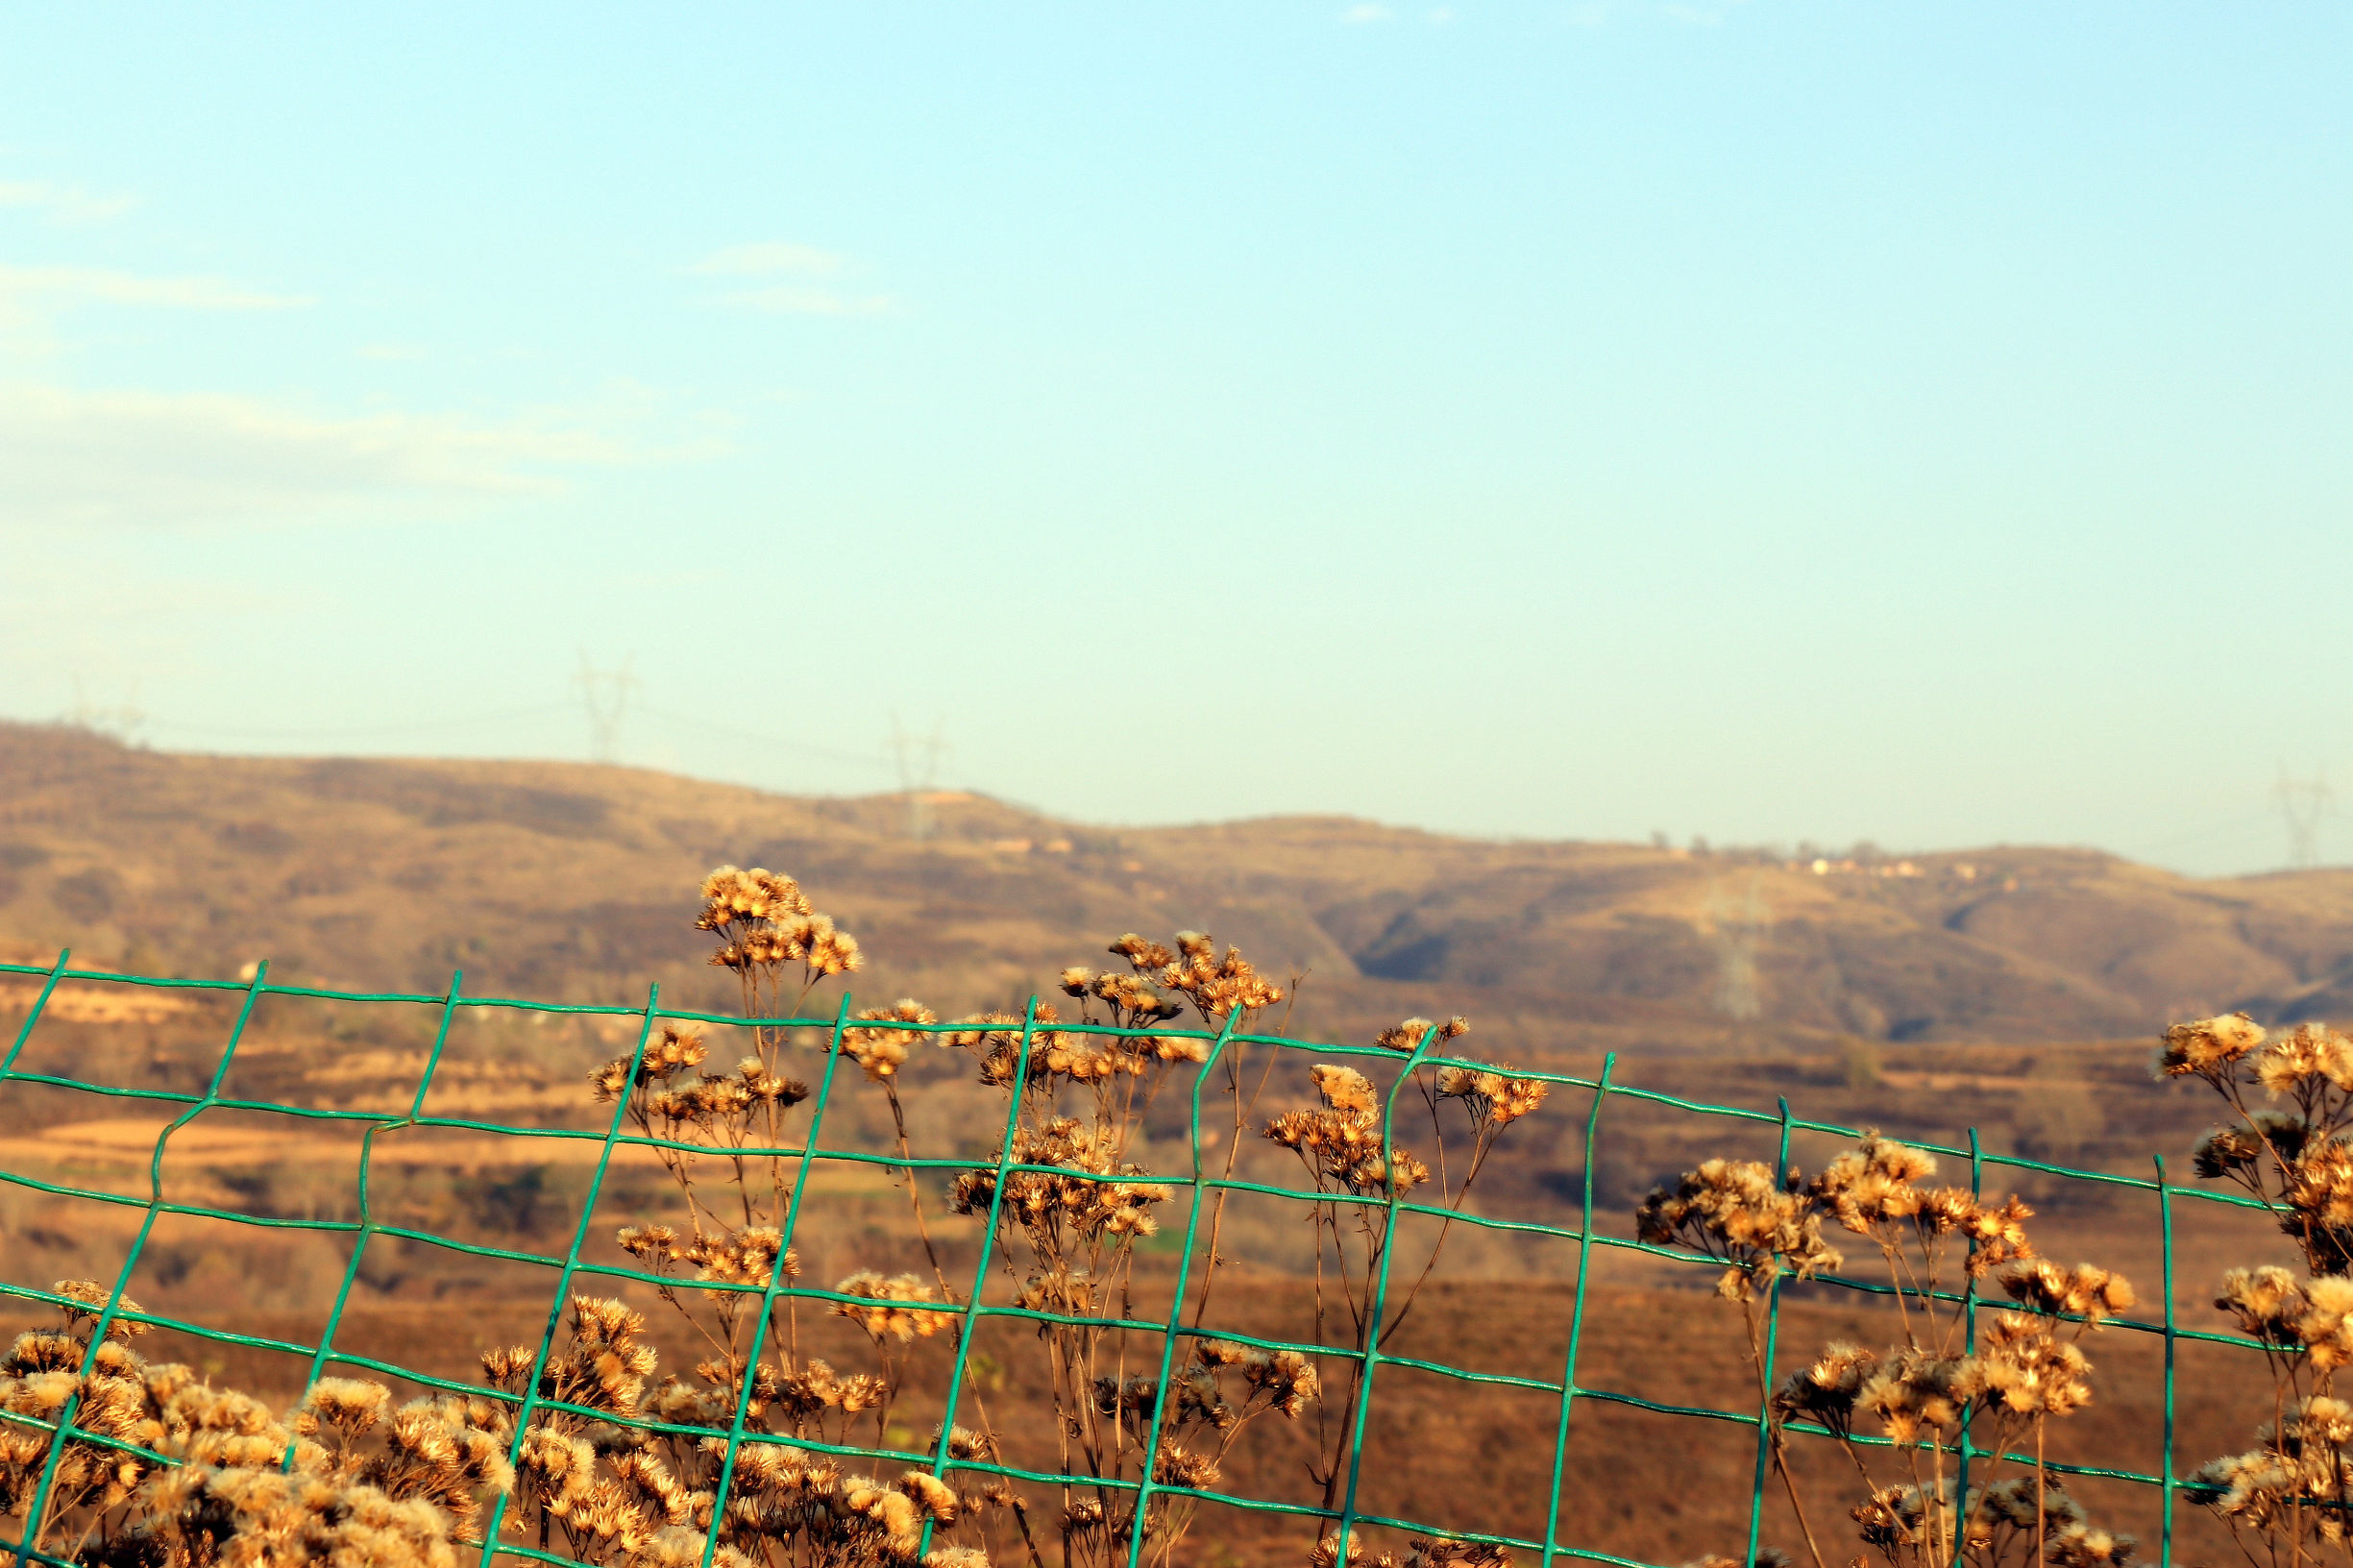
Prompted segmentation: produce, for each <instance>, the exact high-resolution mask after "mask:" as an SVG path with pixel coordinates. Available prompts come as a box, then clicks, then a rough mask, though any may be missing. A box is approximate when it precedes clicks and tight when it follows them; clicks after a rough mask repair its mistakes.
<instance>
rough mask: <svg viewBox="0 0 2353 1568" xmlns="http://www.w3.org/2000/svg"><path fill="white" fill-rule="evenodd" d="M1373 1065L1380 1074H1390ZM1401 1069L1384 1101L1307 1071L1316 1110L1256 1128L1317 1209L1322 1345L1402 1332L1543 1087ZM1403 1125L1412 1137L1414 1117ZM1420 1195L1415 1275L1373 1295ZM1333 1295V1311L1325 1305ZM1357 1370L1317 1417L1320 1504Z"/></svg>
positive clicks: (1459, 1068) (1347, 1365)
mask: <svg viewBox="0 0 2353 1568" xmlns="http://www.w3.org/2000/svg"><path fill="white" fill-rule="evenodd" d="M1469 1030H1470V1025H1469V1024H1468V1023H1467V1022H1465V1021H1464V1020H1463V1019H1461V1018H1459V1017H1456V1018H1450V1019H1448V1020H1447V1021H1446V1022H1444V1023H1442V1024H1441V1023H1433V1022H1431V1021H1430V1020H1429V1019H1428V1018H1408V1019H1406V1020H1405V1021H1404V1022H1402V1023H1398V1024H1395V1025H1392V1026H1391V1027H1389V1028H1386V1029H1384V1030H1382V1031H1381V1032H1380V1034H1379V1035H1378V1037H1377V1038H1376V1039H1375V1041H1374V1043H1375V1045H1376V1046H1378V1047H1380V1048H1382V1049H1385V1050H1389V1051H1403V1052H1408V1053H1411V1052H1413V1051H1416V1050H1420V1049H1422V1048H1423V1047H1425V1046H1428V1047H1432V1048H1434V1047H1436V1046H1437V1045H1439V1044H1442V1043H1446V1042H1449V1041H1456V1040H1458V1039H1460V1038H1461V1037H1462V1036H1463V1035H1465V1034H1467V1033H1468V1032H1469ZM1381 1060H1382V1061H1383V1065H1384V1066H1392V1065H1393V1064H1390V1063H1389V1062H1388V1061H1387V1059H1381ZM1405 1066H1406V1067H1407V1068H1408V1069H1409V1070H1408V1071H1406V1073H1405V1076H1404V1077H1403V1079H1402V1080H1401V1081H1396V1082H1393V1083H1392V1085H1391V1087H1390V1089H1389V1090H1388V1091H1387V1093H1386V1094H1384V1093H1383V1091H1382V1090H1381V1089H1380V1088H1379V1087H1378V1086H1376V1085H1375V1084H1374V1082H1373V1081H1372V1080H1371V1079H1370V1078H1367V1077H1366V1076H1365V1075H1364V1074H1363V1073H1361V1072H1360V1071H1358V1070H1357V1069H1356V1068H1355V1067H1351V1066H1343V1065H1341V1064H1338V1063H1329V1062H1327V1063H1318V1064H1316V1065H1315V1066H1313V1067H1311V1069H1310V1077H1311V1081H1312V1082H1313V1084H1314V1089H1315V1098H1316V1103H1315V1104H1313V1105H1310V1106H1302V1107H1299V1108H1298V1109H1295V1110H1291V1111H1286V1112H1283V1113H1282V1114H1280V1115H1276V1116H1274V1117H1272V1118H1270V1119H1269V1120H1268V1121H1267V1122H1266V1123H1265V1125H1264V1126H1263V1127H1262V1129H1261V1135H1262V1137H1264V1138H1265V1139H1267V1140H1268V1141H1269V1142H1271V1143H1274V1144H1275V1145H1276V1146H1278V1147H1280V1148H1286V1149H1288V1150H1290V1151H1291V1152H1292V1153H1293V1154H1295V1155H1297V1156H1298V1157H1299V1161H1300V1164H1301V1165H1302V1166H1303V1167H1304V1168H1305V1170H1306V1172H1307V1176H1308V1180H1309V1182H1310V1183H1311V1186H1312V1188H1313V1189H1314V1191H1315V1193H1316V1194H1317V1196H1318V1198H1319V1200H1320V1201H1318V1202H1317V1203H1316V1204H1315V1206H1314V1208H1313V1209H1312V1210H1311V1213H1310V1217H1311V1219H1312V1220H1313V1222H1314V1226H1315V1335H1316V1339H1317V1340H1318V1342H1323V1343H1329V1342H1330V1339H1331V1336H1332V1335H1334V1334H1337V1335H1340V1338H1341V1342H1342V1343H1344V1344H1347V1345H1348V1346H1350V1347H1351V1348H1352V1349H1354V1350H1356V1351H1358V1352H1360V1353H1361V1352H1363V1351H1366V1350H1370V1349H1377V1348H1378V1347H1379V1346H1381V1345H1383V1344H1385V1343H1386V1342H1387V1341H1388V1340H1389V1338H1390V1337H1391V1336H1392V1335H1395V1334H1396V1333H1397V1331H1398V1330H1399V1329H1400V1328H1402V1327H1404V1325H1405V1322H1406V1319H1407V1317H1408V1315H1409V1314H1410V1313H1411V1311H1413V1307H1414V1304H1415V1302H1416V1301H1417V1300H1418V1298H1419V1296H1420V1293H1421V1288H1422V1286H1423V1285H1424V1284H1425V1283H1427V1282H1428V1280H1429V1278H1430V1275H1431V1272H1432V1271H1433V1270H1434V1269H1435V1268H1436V1266H1437V1262H1438V1256H1439V1253H1440V1252H1441V1251H1442V1250H1443V1249H1444V1248H1445V1245H1446V1241H1447V1237H1449V1236H1450V1235H1452V1234H1453V1230H1454V1223H1455V1219H1456V1217H1457V1216H1458V1214H1460V1213H1462V1212H1463V1210H1464V1207H1465V1205H1466V1204H1467V1203H1468V1202H1469V1200H1470V1195H1471V1188H1472V1187H1473V1186H1474V1185H1475V1184H1476V1183H1477V1181H1478V1180H1479V1175H1480V1172H1481V1171H1483V1169H1484V1168H1485V1167H1486V1164H1487V1160H1488V1157H1489V1156H1491V1155H1492V1154H1493V1153H1494V1152H1495V1149H1496V1146H1497V1144H1498V1142H1499V1141H1500V1140H1501V1139H1502V1137H1503V1134H1504V1130H1505V1129H1506V1128H1507V1127H1509V1126H1510V1125H1511V1124H1512V1123H1514V1122H1516V1121H1518V1120H1520V1119H1521V1118H1522V1117H1524V1116H1527V1115H1531V1114H1532V1113H1533V1112H1534V1111H1535V1110H1536V1109H1537V1108H1538V1107H1539V1106H1541V1105H1542V1104H1543V1103H1544V1099H1545V1095H1546V1094H1547V1092H1548V1091H1549V1090H1550V1086H1549V1085H1547V1084H1546V1083H1545V1082H1544V1081H1543V1080H1541V1079H1536V1078H1521V1077H1515V1076H1513V1075H1512V1073H1511V1072H1510V1069H1509V1068H1507V1067H1493V1066H1477V1065H1473V1064H1468V1063H1460V1062H1450V1061H1443V1060H1441V1061H1435V1062H1433V1061H1431V1060H1429V1059H1428V1057H1427V1056H1426V1055H1425V1057H1424V1059H1423V1060H1421V1061H1420V1062H1418V1063H1417V1062H1414V1061H1412V1060H1409V1061H1408V1062H1407V1063H1406V1064H1405ZM1400 1099H1403V1100H1405V1101H1406V1102H1407V1103H1408V1104H1409V1105H1412V1106H1415V1107H1416V1108H1417V1109H1418V1110H1419V1111H1420V1112H1422V1113H1425V1114H1427V1115H1428V1117H1429V1121H1430V1126H1429V1141H1428V1142H1427V1143H1425V1144H1423V1146H1422V1150H1421V1151H1420V1152H1416V1151H1415V1150H1414V1149H1412V1148H1409V1147H1408V1146H1407V1145H1406V1143H1405V1142H1404V1139H1405V1137H1406V1136H1407V1135H1406V1133H1405V1131H1404V1130H1403V1129H1402V1128H1400V1127H1399V1126H1398V1125H1396V1124H1395V1122H1394V1121H1393V1120H1392V1111H1391V1108H1392V1106H1393V1105H1394V1104H1395V1103H1396V1102H1397V1101H1399V1100H1400ZM1450 1107H1451V1108H1452V1109H1451V1111H1450V1110H1449V1108H1450ZM1414 1120H1415V1123H1416V1128H1417V1136H1418V1123H1419V1120H1420V1118H1419V1116H1416V1117H1415V1118H1414ZM1450 1129H1451V1130H1450ZM1421 1188H1434V1191H1432V1192H1431V1193H1430V1194H1429V1196H1430V1198H1431V1200H1432V1201H1431V1202H1429V1203H1428V1204H1418V1203H1417V1206H1418V1207H1422V1208H1426V1209H1428V1210H1430V1211H1432V1212H1434V1213H1437V1214H1439V1215H1441V1216H1442V1217H1441V1218H1440V1220H1439V1223H1438V1226H1437V1230H1436V1234H1435V1236H1434V1237H1432V1239H1431V1241H1430V1246H1429V1251H1428V1253H1427V1254H1426V1255H1425V1256H1424V1257H1423V1259H1422V1262H1421V1267H1420V1269H1419V1271H1418V1272H1417V1273H1415V1274H1414V1275H1413V1276H1411V1278H1410V1279H1409V1281H1408V1283H1406V1284H1405V1286H1404V1287H1403V1288H1402V1289H1401V1290H1399V1291H1397V1292H1395V1293H1394V1294H1392V1295H1391V1296H1389V1297H1388V1298H1386V1299H1383V1298H1382V1296H1381V1293H1380V1292H1379V1291H1378V1290H1377V1288H1376V1286H1377V1282H1378V1281H1379V1280H1380V1279H1381V1278H1382V1276H1383V1275H1384V1273H1385V1271H1387V1270H1388V1269H1389V1267H1390V1265H1391V1264H1392V1263H1393V1262H1395V1261H1396V1260H1394V1259H1392V1258H1391V1256H1390V1255H1391V1253H1392V1251H1393V1250H1394V1249H1396V1248H1397V1247H1398V1246H1399V1245H1400V1244H1401V1242H1402V1233H1401V1231H1400V1229H1399V1226H1400V1220H1401V1217H1402V1216H1401V1214H1400V1213H1399V1205H1400V1204H1401V1203H1403V1202H1406V1201H1409V1200H1413V1197H1414V1194H1415V1193H1416V1192H1417V1191H1418V1190H1419V1189H1421ZM1399 1277H1400V1278H1401V1279H1402V1278H1404V1276H1403V1275H1400V1276H1399ZM1335 1290H1336V1292H1337V1295H1338V1297H1339V1299H1338V1301H1337V1302H1336V1303H1335V1302H1333V1301H1332V1299H1331V1293H1332V1292H1333V1291H1335ZM1362 1364H1363V1362H1362V1361H1361V1360H1344V1361H1342V1363H1341V1368H1342V1370H1341V1376H1342V1377H1343V1378H1344V1379H1345V1380H1346V1384H1347V1387H1346V1394H1345V1398H1344V1399H1343V1400H1341V1401H1339V1402H1337V1403H1336V1407H1330V1408H1327V1407H1319V1408H1318V1409H1317V1411H1316V1447H1317V1450H1318V1452H1317V1454H1316V1457H1315V1458H1313V1459H1311V1460H1310V1461H1309V1466H1308V1473H1309V1475H1310V1476H1311V1478H1312V1479H1313V1480H1314V1481H1315V1482H1318V1483H1319V1484H1320V1485H1321V1486H1322V1488H1323V1502H1324V1506H1325V1507H1332V1506H1334V1504H1335V1503H1336V1502H1337V1500H1338V1498H1339V1491H1340V1486H1341V1484H1342V1482H1343V1480H1344V1478H1345V1477H1346V1475H1347V1473H1348V1469H1349V1462H1350V1458H1351V1457H1352V1454H1353V1445H1354V1443H1355V1426H1356V1422H1355V1415H1356V1409H1357V1406H1358V1403H1359V1401H1360V1399H1361V1398H1362V1397H1363V1388H1362V1384H1361V1379H1360V1370H1359V1369H1360V1367H1361V1366H1362ZM1330 1544H1331V1542H1330V1541H1329V1540H1327V1541H1326V1545H1327V1546H1329V1545H1330ZM1352 1544H1353V1543H1352ZM1450 1544H1451V1545H1459V1544H1461V1543H1450Z"/></svg>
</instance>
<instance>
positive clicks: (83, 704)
mask: <svg viewBox="0 0 2353 1568" xmlns="http://www.w3.org/2000/svg"><path fill="white" fill-rule="evenodd" d="M67 722H68V723H71V724H73V725H74V727H75V728H77V729H86V730H88V731H90V732H91V733H92V734H94V735H109V736H111V737H113V738H114V739H115V740H118V741H120V742H122V743H123V744H124V745H125V746H129V745H132V744H133V743H135V741H137V739H138V736H139V731H140V730H142V729H144V728H145V727H146V725H147V714H146V712H145V710H144V709H142V708H140V706H139V688H138V682H136V681H133V682H132V683H131V686H130V687H129V689H128V690H126V691H125V692H124V693H123V699H122V701H121V702H120V703H119V704H118V705H116V706H114V707H111V708H109V707H101V706H99V705H98V704H96V703H94V702H92V701H91V700H90V699H89V697H88V695H87V694H86V692H85V691H84V690H83V687H82V677H81V676H80V675H76V676H74V709H73V716H72V717H71V719H69V720H68V721H67Z"/></svg>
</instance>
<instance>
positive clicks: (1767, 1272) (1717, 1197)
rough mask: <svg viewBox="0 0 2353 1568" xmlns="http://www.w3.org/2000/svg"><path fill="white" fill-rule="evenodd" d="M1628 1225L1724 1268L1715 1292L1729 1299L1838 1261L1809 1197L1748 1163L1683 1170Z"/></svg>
mask: <svg viewBox="0 0 2353 1568" xmlns="http://www.w3.org/2000/svg"><path fill="white" fill-rule="evenodd" d="M1635 1220H1636V1224H1637V1228H1638V1230H1639V1233H1640V1235H1641V1237H1642V1239H1643V1240H1645V1241H1649V1242H1652V1243H1654V1244H1657V1245H1667V1244H1671V1243H1677V1242H1679V1243H1681V1244H1682V1245H1684V1246H1688V1247H1691V1248H1692V1249H1694V1250H1695V1251H1698V1252H1701V1253H1703V1254H1705V1255H1706V1256H1708V1257H1710V1258H1716V1259H1719V1260H1721V1261H1722V1262H1725V1263H1726V1264H1727V1265H1728V1266H1727V1267H1726V1269H1725V1272H1724V1275H1723V1278H1722V1280H1721V1282H1720V1284H1719V1287H1718V1288H1719V1293H1721V1294H1724V1295H1726V1296H1728V1297H1729V1298H1731V1299H1734V1300H1745V1299H1747V1297H1748V1295H1749V1293H1750V1292H1751V1291H1752V1290H1753V1289H1755V1288H1757V1287H1759V1286H1765V1285H1769V1284H1771V1283H1772V1281H1773V1280H1774V1279H1776V1278H1777V1277H1778V1276H1780V1275H1783V1274H1788V1275H1793V1276H1795V1277H1796V1278H1798V1279H1802V1280H1803V1279H1811V1278H1813V1277H1814V1276H1815V1275H1816V1274H1819V1273H1822V1272H1824V1271H1826V1270H1828V1269H1834V1268H1836V1267H1838V1266H1839V1265H1840V1264H1841V1263H1842V1262H1845V1259H1844V1258H1843V1257H1841V1256H1840V1254H1839V1253H1838V1252H1837V1251H1836V1250H1835V1249H1833V1248H1831V1247H1830V1246H1828V1245H1827V1244H1826V1243H1825V1242H1824V1240H1823V1238H1822V1220H1821V1216H1820V1215H1819V1214H1817V1213H1814V1210H1813V1203H1812V1200H1811V1198H1810V1196H1809V1195H1808V1194H1807V1193H1805V1192H1802V1191H1795V1190H1792V1189H1791V1188H1788V1187H1786V1186H1784V1185H1783V1184H1781V1183H1779V1182H1777V1181H1776V1180H1775V1179H1774V1174H1773V1171H1772V1169H1771V1168H1770V1167H1768V1166H1766V1165H1763V1164H1757V1163H1756V1162H1754V1161H1748V1160H1710V1161H1707V1162H1706V1163H1705V1164H1702V1165H1701V1166H1700V1167H1699V1168H1698V1169H1696V1170H1689V1171H1685V1172H1684V1173H1683V1175H1682V1177H1681V1178H1680V1179H1679V1181H1678V1182H1677V1183H1676V1185H1675V1186H1674V1187H1673V1188H1664V1187H1661V1188H1653V1189H1652V1191H1651V1195H1650V1196H1649V1197H1648V1198H1646V1199H1644V1200H1643V1204H1642V1208H1641V1209H1640V1210H1639V1211H1638V1212H1637V1213H1636V1215H1635Z"/></svg>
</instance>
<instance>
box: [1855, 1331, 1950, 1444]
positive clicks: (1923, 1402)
mask: <svg viewBox="0 0 2353 1568" xmlns="http://www.w3.org/2000/svg"><path fill="white" fill-rule="evenodd" d="M1967 1370H1968V1369H1967V1368H1966V1366H1965V1363H1964V1362H1963V1361H1962V1360H1960V1359H1959V1358H1957V1357H1949V1356H1936V1355H1931V1354H1929V1353H1927V1352H1924V1351H1920V1350H1915V1349H1911V1348H1909V1347H1906V1348H1903V1349H1901V1350H1899V1351H1897V1352H1896V1353H1894V1354H1892V1355H1891V1356H1889V1358H1888V1359H1887V1360H1885V1361H1883V1362H1882V1363H1880V1365H1879V1366H1878V1367H1877V1368H1876V1369H1875V1370H1874V1371H1873V1372H1872V1373H1871V1374H1870V1375H1869V1376H1868V1377H1866V1378H1865V1379H1864V1380H1863V1384H1862V1387H1861V1388H1860V1389H1858V1390H1857V1392H1856V1396H1855V1403H1856V1405H1857V1406H1859V1407H1860V1408H1861V1409H1867V1410H1869V1411H1870V1412H1871V1413H1872V1414H1874V1415H1875V1416H1877V1417H1878V1418H1879V1424H1880V1426H1881V1427H1882V1428H1883V1429H1884V1430H1885V1431H1886V1433H1887V1435H1888V1436H1890V1437H1892V1438H1894V1439H1895V1440H1896V1441H1897V1442H1899V1443H1909V1442H1913V1441H1915V1440H1917V1439H1919V1438H1920V1437H1922V1436H1923V1435H1928V1436H1932V1437H1937V1438H1940V1439H1941V1437H1942V1435H1943V1433H1945V1432H1946V1431H1948V1430H1949V1429H1951V1428H1953V1427H1956V1426H1958V1425H1959V1423H1960V1420H1961V1411H1962V1409H1964V1408H1965V1407H1966V1406H1967V1405H1968V1403H1969V1399H1970V1394H1971V1391H1972V1387H1971V1384H1969V1382H1968V1381H1967Z"/></svg>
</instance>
